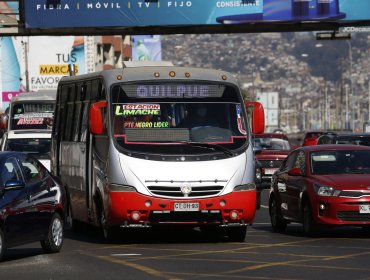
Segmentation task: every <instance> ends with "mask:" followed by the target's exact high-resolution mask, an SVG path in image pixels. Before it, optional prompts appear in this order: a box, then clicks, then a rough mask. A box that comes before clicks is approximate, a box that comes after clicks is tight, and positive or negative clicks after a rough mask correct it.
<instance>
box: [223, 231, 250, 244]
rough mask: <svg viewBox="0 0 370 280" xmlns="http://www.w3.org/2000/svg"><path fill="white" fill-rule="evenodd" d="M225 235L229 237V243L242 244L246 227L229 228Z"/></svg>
mask: <svg viewBox="0 0 370 280" xmlns="http://www.w3.org/2000/svg"><path fill="white" fill-rule="evenodd" d="M226 234H227V235H228V236H229V239H230V241H233V242H243V241H244V239H245V235H246V234H247V227H231V228H228V229H227V232H226Z"/></svg>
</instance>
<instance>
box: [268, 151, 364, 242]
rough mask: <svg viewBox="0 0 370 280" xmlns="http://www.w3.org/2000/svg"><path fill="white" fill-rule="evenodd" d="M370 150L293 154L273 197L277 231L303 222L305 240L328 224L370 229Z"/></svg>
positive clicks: (272, 216)
mask: <svg viewBox="0 0 370 280" xmlns="http://www.w3.org/2000/svg"><path fill="white" fill-rule="evenodd" d="M369 158H370V147H367V146H358V145H336V144H331V145H316V146H306V147H301V148H299V149H296V150H294V151H292V152H291V153H290V154H289V155H288V157H287V158H286V160H285V161H284V162H283V164H282V165H281V167H280V169H279V170H278V171H277V172H276V173H275V175H274V177H273V179H272V186H271V191H270V198H269V212H270V219H271V225H272V228H273V230H274V231H285V229H286V227H287V224H288V223H290V222H298V223H302V224H303V231H304V233H305V234H306V235H307V236H312V235H314V234H315V233H317V232H319V230H320V228H322V227H323V226H325V225H332V226H339V225H357V226H363V227H365V228H368V227H369V226H370V161H369Z"/></svg>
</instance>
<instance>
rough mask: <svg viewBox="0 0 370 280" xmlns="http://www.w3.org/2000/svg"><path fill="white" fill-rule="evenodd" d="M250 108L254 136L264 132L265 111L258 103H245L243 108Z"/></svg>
mask: <svg viewBox="0 0 370 280" xmlns="http://www.w3.org/2000/svg"><path fill="white" fill-rule="evenodd" d="M250 107H252V110H253V111H252V132H253V133H255V134H259V133H263V132H264V131H265V111H264V109H263V106H262V104H261V103H260V102H257V101H246V102H245V108H246V109H247V111H248V108H250Z"/></svg>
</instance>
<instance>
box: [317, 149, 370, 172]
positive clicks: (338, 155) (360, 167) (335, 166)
mask: <svg viewBox="0 0 370 280" xmlns="http://www.w3.org/2000/svg"><path fill="white" fill-rule="evenodd" d="M369 158H370V151H369V150H352V151H347V150H339V151H317V152H312V153H311V155H310V159H311V173H312V174H313V175H330V174H370V161H369Z"/></svg>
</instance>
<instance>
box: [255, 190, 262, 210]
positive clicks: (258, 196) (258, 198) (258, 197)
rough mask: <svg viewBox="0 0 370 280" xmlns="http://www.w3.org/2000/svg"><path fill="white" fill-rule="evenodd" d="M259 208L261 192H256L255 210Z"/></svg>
mask: <svg viewBox="0 0 370 280" xmlns="http://www.w3.org/2000/svg"><path fill="white" fill-rule="evenodd" d="M260 208H261V192H257V201H256V209H257V210H258V209H260Z"/></svg>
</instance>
